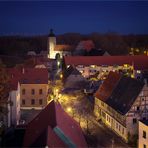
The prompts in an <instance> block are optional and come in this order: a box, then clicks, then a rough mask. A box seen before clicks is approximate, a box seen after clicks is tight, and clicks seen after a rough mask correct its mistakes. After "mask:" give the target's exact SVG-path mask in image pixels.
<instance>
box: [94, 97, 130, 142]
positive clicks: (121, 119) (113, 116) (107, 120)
mask: <svg viewBox="0 0 148 148" xmlns="http://www.w3.org/2000/svg"><path fill="white" fill-rule="evenodd" d="M94 114H95V116H96V117H97V118H98V119H101V120H102V121H103V123H104V124H105V125H106V126H107V127H108V128H110V129H111V130H113V131H114V132H115V133H116V134H118V135H119V136H120V137H121V138H123V139H124V140H125V141H126V142H128V132H127V128H126V124H125V121H126V118H125V116H122V115H120V114H119V113H117V112H116V111H115V110H114V109H112V108H111V107H109V106H108V105H107V104H106V103H104V102H102V101H101V100H99V99H97V98H95V107H94Z"/></svg>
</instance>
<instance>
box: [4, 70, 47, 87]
mask: <svg viewBox="0 0 148 148" xmlns="http://www.w3.org/2000/svg"><path fill="white" fill-rule="evenodd" d="M7 72H8V74H9V76H10V78H11V79H10V86H11V89H12V90H16V89H17V85H18V82H19V83H20V84H48V71H47V69H46V68H40V69H38V68H8V69H7Z"/></svg>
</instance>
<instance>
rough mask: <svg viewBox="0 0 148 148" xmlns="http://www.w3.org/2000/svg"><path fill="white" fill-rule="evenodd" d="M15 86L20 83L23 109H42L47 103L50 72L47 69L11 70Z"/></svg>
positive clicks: (9, 70)
mask: <svg viewBox="0 0 148 148" xmlns="http://www.w3.org/2000/svg"><path fill="white" fill-rule="evenodd" d="M8 73H9V75H10V77H11V79H12V81H14V83H15V84H17V83H18V82H19V83H20V102H21V109H32V108H34V109H42V108H44V107H45V106H46V105H47V103H48V100H47V95H48V71H47V69H46V68H21V69H18V68H10V69H8Z"/></svg>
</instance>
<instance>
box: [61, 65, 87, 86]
mask: <svg viewBox="0 0 148 148" xmlns="http://www.w3.org/2000/svg"><path fill="white" fill-rule="evenodd" d="M63 82H64V87H65V88H75V89H82V88H84V86H86V84H87V83H88V81H87V79H86V78H84V77H83V76H82V74H81V73H80V72H79V71H78V70H77V69H76V68H75V67H73V66H70V67H68V68H67V69H66V70H65V71H64V72H63Z"/></svg>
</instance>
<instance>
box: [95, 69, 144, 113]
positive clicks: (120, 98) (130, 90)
mask: <svg viewBox="0 0 148 148" xmlns="http://www.w3.org/2000/svg"><path fill="white" fill-rule="evenodd" d="M143 86H144V83H143V82H141V81H139V80H137V79H133V78H131V77H127V76H124V75H119V74H118V73H116V72H110V73H109V76H108V78H107V79H106V80H105V81H104V82H103V84H102V85H101V86H100V88H99V90H98V91H97V93H96V98H97V99H100V100H102V101H103V102H105V103H106V104H107V105H108V106H110V107H112V108H113V109H115V110H116V111H117V112H119V113H120V114H122V115H125V114H126V113H127V112H128V111H129V110H130V108H131V106H132V105H133V103H134V102H135V100H136V99H137V97H138V95H139V93H140V92H141V90H142V88H143Z"/></svg>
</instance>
